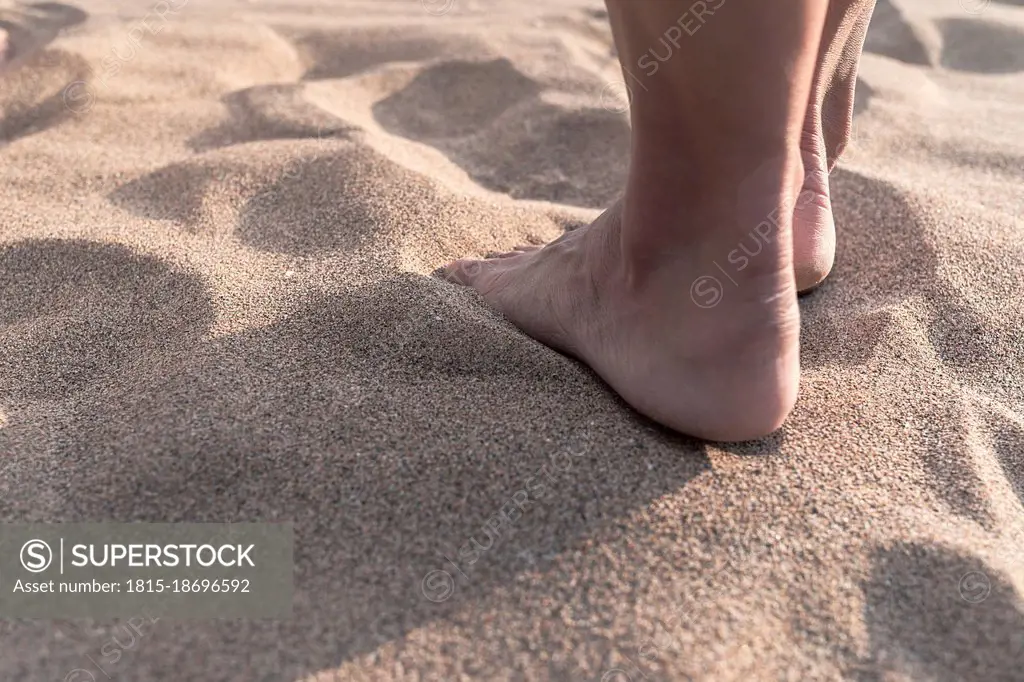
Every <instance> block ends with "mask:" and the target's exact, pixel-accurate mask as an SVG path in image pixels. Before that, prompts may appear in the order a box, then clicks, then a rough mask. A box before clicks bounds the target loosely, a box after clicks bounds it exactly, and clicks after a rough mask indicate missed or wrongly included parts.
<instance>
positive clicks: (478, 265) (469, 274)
mask: <svg viewBox="0 0 1024 682" xmlns="http://www.w3.org/2000/svg"><path fill="white" fill-rule="evenodd" d="M494 263H495V259H488V260H474V259H463V260H457V261H455V262H454V263H451V264H449V265H447V266H445V269H444V275H445V277H447V278H448V279H449V280H451V281H453V282H455V283H456V284H461V285H462V286H466V287H479V285H480V283H481V281H482V280H483V278H484V276H485V275H486V274H488V273H489V272H490V271H491V270H492V269H493V266H494Z"/></svg>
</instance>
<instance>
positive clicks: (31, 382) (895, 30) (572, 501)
mask: <svg viewBox="0 0 1024 682" xmlns="http://www.w3.org/2000/svg"><path fill="white" fill-rule="evenodd" d="M2 1H3V3H4V4H3V5H2V6H0V28H3V29H6V32H7V33H8V35H9V37H10V38H11V44H12V45H13V47H14V52H15V55H16V57H18V55H19V45H21V46H24V45H30V44H36V45H41V46H43V47H41V49H40V50H39V51H37V52H36V53H35V54H29V53H28V52H25V51H22V52H20V57H19V63H18V65H17V67H18V68H16V69H13V70H8V71H7V72H5V73H4V74H3V76H2V80H0V519H2V520H3V521H5V522H24V521H95V520H118V521H282V520H290V521H294V523H295V528H296V535H297V542H296V560H297V566H296V573H295V575H296V592H295V600H294V616H293V618H292V619H290V620H286V621H231V620H225V621H220V622H172V621H169V620H166V619H165V620H160V621H158V622H155V623H152V624H149V625H147V626H146V627H144V628H143V634H142V635H141V636H137V637H133V638H131V639H129V636H128V634H125V629H124V625H123V624H120V625H119V624H118V623H116V622H109V621H103V622H82V621H76V622H73V623H72V622H69V621H62V622H58V623H54V622H27V621H3V622H2V623H0V679H3V680H12V681H16V682H18V681H22V680H24V681H30V682H35V681H36V680H39V681H43V680H69V682H88V681H90V680H93V679H95V680H106V679H108V678H109V679H114V680H133V681H143V682H148V681H157V680H159V681H163V680H197V681H210V682H213V681H221V680H224V681H227V680H232V681H234V680H238V681H242V680H245V681H251V680H286V681H289V682H299V681H303V682H313V681H318V682H324V681H326V680H390V679H423V680H457V679H480V680H603V681H604V682H625V681H626V680H632V681H633V682H637V681H639V680H652V681H653V680H684V679H713V680H775V679H792V680H810V679H815V680H817V679H853V680H909V679H914V680H918V679H928V680H941V681H943V682H945V681H952V680H985V681H995V680H1011V679H1017V680H1019V679H1022V676H1024V599H1022V596H1021V595H1022V594H1024V334H1022V332H1024V310H1022V307H1021V302H1022V301H1024V259H1022V258H1021V240H1022V237H1024V230H1022V222H1021V215H1022V210H1024V182H1022V179H1024V171H1022V168H1024V3H1022V2H1020V0H1013V1H1010V0H1003V1H1001V2H997V1H993V2H987V1H985V0H962V1H961V2H957V1H956V0H945V1H939V0H912V1H911V0H901V1H900V2H895V0H893V4H890V3H889V2H883V3H880V7H879V10H878V14H877V17H876V20H875V22H874V24H873V27H872V32H871V36H870V38H869V40H868V52H867V54H866V55H865V57H864V60H863V64H862V72H861V80H860V86H861V87H860V101H859V103H858V114H857V120H856V131H855V137H854V141H853V143H852V145H851V148H850V150H849V152H848V154H847V156H846V157H845V158H844V159H843V161H842V162H841V164H840V168H839V169H838V170H837V171H836V172H835V174H834V176H833V195H834V202H835V212H836V218H837V223H838V225H839V252H838V260H837V265H836V268H835V271H834V272H833V274H832V276H831V277H830V278H829V280H828V281H827V283H826V284H825V285H824V286H822V287H821V288H820V289H818V290H817V291H816V292H814V293H813V294H812V295H810V296H808V297H806V298H805V299H803V300H802V302H801V312H802V315H803V322H802V324H803V338H802V354H803V363H804V368H803V383H802V393H801V397H800V400H799V403H798V405H797V407H796V410H795V412H794V413H793V415H792V417H791V419H790V420H789V421H788V423H787V424H786V426H785V428H784V429H783V430H782V431H780V432H779V433H778V434H776V435H775V436H773V437H771V438H767V439H765V440H762V441H758V442H754V443H748V444H743V445H739V446H730V447H720V446H715V445H709V444H706V443H703V442H699V441H696V440H693V439H689V438H686V437H682V436H678V435H675V434H672V433H669V432H667V431H665V430H664V429H661V428H659V427H657V426H655V425H653V424H652V423H650V422H649V421H647V420H645V419H643V418H640V417H638V416H637V415H636V414H635V413H633V412H632V411H631V410H630V409H629V408H628V407H626V406H625V405H624V404H623V403H622V402H621V401H620V400H619V399H617V398H616V396H615V395H614V394H612V393H611V392H610V391H609V389H608V388H607V387H606V386H604V385H603V384H602V383H601V381H599V380H598V379H597V378H596V377H595V376H594V375H593V374H592V373H591V372H590V371H588V370H587V369H586V368H584V367H582V366H581V365H579V364H578V363H576V362H574V361H572V360H570V359H568V358H566V357H563V356H562V355H560V354H558V353H556V352H554V351H551V350H549V349H547V348H545V347H543V346H541V345H539V344H538V343H535V342H534V341H532V340H531V339H529V338H527V337H525V336H524V335H522V334H520V333H519V332H518V331H517V330H516V329H515V328H514V327H512V326H511V325H510V324H509V323H508V322H506V321H504V320H503V319H502V318H501V317H500V316H499V315H497V314H495V313H494V312H492V311H491V310H489V309H488V308H487V307H486V306H485V305H484V304H483V303H482V302H481V300H480V299H479V298H478V297H477V296H476V295H475V294H473V293H472V292H469V291H467V290H464V289H460V288H457V287H455V286H453V285H452V284H450V283H448V282H445V281H443V280H441V279H439V278H438V277H436V276H432V272H433V271H434V270H435V269H436V268H437V267H438V266H440V265H442V264H444V263H446V262H448V261H450V260H452V259H455V258H457V257H460V256H464V255H467V254H485V253H487V252H490V251H493V250H505V249H507V248H509V247H511V246H513V245H515V244H517V243H522V242H536V243H539V242H542V241H545V240H548V239H551V238H554V237H555V236H557V235H558V234H560V233H561V232H562V231H563V230H564V229H566V228H568V227H572V226H574V225H577V224H579V223H581V222H585V221H586V220H588V219H591V218H593V217H594V216H595V215H597V213H598V211H599V209H600V208H601V207H603V206H604V205H606V204H608V203H609V202H610V201H611V200H613V199H614V197H615V195H616V192H617V191H618V189H619V187H620V183H621V179H622V176H623V173H624V170H625V167H626V162H627V154H628V137H629V123H628V119H627V115H626V113H625V111H624V109H625V108H624V103H623V100H622V97H623V95H624V93H625V88H624V87H623V85H622V80H621V76H620V75H619V71H618V64H617V61H616V59H615V57H614V54H613V52H612V51H611V41H610V36H609V31H608V27H607V25H606V19H605V18H604V13H603V10H602V6H601V4H600V3H599V2H596V1H595V0H580V1H578V2H577V1H573V2H570V1H568V0H547V1H546V2H543V3H525V2H517V3H512V2H502V1H500V0H424V1H423V2H420V1H418V0H346V1H339V2H318V1H316V0H289V1H288V2H271V1H270V0H252V1H250V2H237V3H235V2H231V1H229V0H218V1H217V2H200V1H198V0H192V1H191V2H185V1H184V0H167V1H166V2H164V3H156V2H148V1H147V2H142V1H136V0H116V1H114V0H97V1H96V2H83V3H82V4H81V5H80V6H79V7H77V8H69V7H67V6H58V5H55V4H48V5H47V4H43V5H38V6H36V7H34V8H27V7H26V6H24V5H21V6H14V5H12V4H11V0H2ZM705 30H712V29H711V28H710V27H707V28H706V29H705ZM33 41H34V43H33ZM524 490H525V491H526V495H527V497H528V503H527V504H526V505H525V507H524V509H523V511H522V513H521V514H513V516H514V519H512V520H508V519H506V521H505V522H504V524H503V525H502V526H501V528H499V529H498V531H497V532H496V533H492V535H496V537H489V535H488V532H487V530H486V528H485V524H487V523H488V521H489V519H491V518H492V517H493V516H495V515H496V514H499V513H501V511H502V509H510V508H511V505H510V500H513V499H517V498H515V496H516V495H517V494H519V493H520V491H524ZM518 499H520V500H521V499H522V496H521V495H520V496H519V498H518ZM474 541H475V542H477V543H480V545H481V546H487V547H488V548H487V549H484V550H481V551H478V552H477V553H476V554H475V555H474V556H472V557H466V556H464V557H463V558H459V548H460V547H463V546H464V545H466V544H467V543H471V542H474ZM442 555H446V556H447V557H450V558H452V559H454V560H455V562H456V563H457V564H458V567H457V568H456V567H454V566H453V565H452V564H451V563H449V562H448V561H447V560H446V559H445V558H444V556H442ZM470 558H473V559H475V561H473V562H470V561H469V559H470ZM442 571H443V572H444V573H441V572H442ZM446 576H451V581H450V582H448V579H447V577H446ZM427 597H430V598H427ZM113 638H117V641H118V642H119V645H118V647H119V648H118V651H119V653H120V656H119V657H118V659H117V660H116V661H114V660H112V659H113V657H112V656H109V655H107V654H105V653H103V651H104V646H105V645H108V644H109V643H110V642H111V641H112V640H113ZM106 651H107V652H109V651H110V648H109V647H108V648H107V649H106ZM79 669H80V670H79Z"/></svg>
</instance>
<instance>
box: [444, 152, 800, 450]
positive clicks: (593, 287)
mask: <svg viewBox="0 0 1024 682" xmlns="http://www.w3.org/2000/svg"><path fill="white" fill-rule="evenodd" d="M797 172H799V171H795V172H794V173H793V175H794V177H795V176H796V174H797ZM778 201H779V204H780V208H781V206H782V204H788V205H789V206H790V207H792V201H791V200H788V199H786V198H784V197H781V196H780V197H779V200H778ZM783 212H785V211H784V210H783ZM690 214H691V216H692V217H693V219H694V220H695V221H698V220H700V218H701V217H702V216H703V215H706V213H705V212H704V211H702V210H700V208H699V207H693V210H691V211H690ZM666 219H671V218H670V217H669V216H667V215H666ZM726 219H727V218H725V219H723V222H724V220H726ZM623 229H624V225H623V210H622V203H621V202H620V203H617V204H616V205H615V206H613V207H612V208H610V209H608V210H607V211H606V212H605V213H603V214H602V215H601V216H600V217H599V218H598V219H597V220H595V221H594V222H593V223H592V224H591V225H589V226H588V227H584V228H580V229H577V230H574V231H572V232H568V233H566V234H565V235H563V236H562V237H561V238H559V239H558V240H556V241H554V242H552V243H551V244H548V245H547V246H545V247H544V248H536V247H522V249H521V250H516V251H512V252H509V253H505V254H500V255H498V256H495V257H493V258H488V259H484V260H463V261H458V262H456V263H453V264H452V265H450V266H449V267H448V268H447V273H448V275H449V276H450V277H451V278H452V279H454V280H455V281H457V282H458V283H460V284H464V285H468V286H471V287H473V288H475V289H476V290H477V291H478V292H480V294H481V295H482V296H483V297H484V299H485V300H486V301H487V302H488V303H489V304H490V305H492V306H493V307H495V308H496V309H497V310H499V311H500V312H501V313H502V314H504V315H505V316H506V317H507V318H508V319H510V320H511V321H512V322H513V323H514V324H516V325H517V326H518V327H520V328H521V329H522V330H523V331H525V332H526V333H527V334H529V335H530V336H532V337H534V338H536V339H538V340H539V341H541V342H542V343H544V344H546V345H549V346H551V347H553V348H556V349H558V350H561V351H562V352H564V353H566V354H569V355H572V356H574V357H576V358H578V359H579V360H582V361H583V362H585V363H586V364H587V365H589V366H590V367H591V368H593V369H594V370H595V371H596V372H597V373H598V374H599V375H600V376H601V377H602V378H603V379H604V380H605V381H607V382H608V384H609V385H611V387H612V388H613V389H615V391H616V392H617V393H619V395H621V396H622V397H623V398H624V399H625V400H626V401H627V402H628V403H629V404H630V405H632V406H633V407H634V408H635V409H637V410H638V411H639V412H641V413H643V414H645V415H647V416H648V417H650V418H652V419H654V420H656V421H658V422H661V423H662V424H665V425H666V426H669V427H671V428H673V429H676V430H678V431H682V432H684V433H688V434H692V435H695V436H698V437H701V438H706V439H709V440H717V441H741V440H749V439H752V438H757V437H761V436H764V435H765V434H768V433H770V432H772V431H774V430H775V429H777V428H778V427H779V426H780V425H781V424H782V422H783V420H784V419H785V417H786V415H787V414H789V411H790V410H791V409H792V406H793V403H794V401H795V400H796V395H797V387H798V382H799V359H798V345H799V338H798V336H799V326H800V325H799V311H798V309H797V303H796V290H795V286H794V280H793V275H792V262H791V260H790V259H789V247H788V244H786V242H787V241H788V240H789V239H790V228H789V225H788V224H787V223H786V222H783V223H781V224H780V226H779V230H778V233H777V234H772V235H770V239H769V241H768V243H767V244H764V245H763V251H762V252H761V253H759V254H758V257H757V261H758V262H755V263H753V265H752V266H751V267H747V268H742V269H737V268H735V266H731V265H728V262H727V259H726V258H727V254H728V253H729V252H731V251H734V250H735V248H736V243H737V242H736V240H735V238H734V237H726V238H725V239H723V238H722V235H721V233H717V234H716V233H703V232H699V231H695V233H694V236H693V237H691V238H687V239H684V240H681V241H680V243H678V244H677V245H676V246H675V248H674V249H666V250H664V251H662V252H661V254H662V255H661V256H660V258H659V259H657V262H655V261H651V260H645V261H644V262H642V263H639V264H637V263H634V264H633V265H631V264H630V259H629V258H626V257H625V256H624V254H623V249H622V243H623V240H622V232H623ZM714 258H717V259H718V261H719V262H720V263H721V264H723V265H726V266H727V267H729V268H731V271H730V273H729V277H730V279H729V280H728V281H727V280H726V279H725V277H724V276H723V275H722V274H721V273H718V272H717V271H716V270H714V269H713V268H710V267H709V266H708V265H707V264H708V263H710V262H711V260H712V259H714ZM715 275H717V279H712V278H713V277H714V276H715ZM733 282H735V284H733ZM725 286H728V287H729V289H728V290H725V289H724V287H725Z"/></svg>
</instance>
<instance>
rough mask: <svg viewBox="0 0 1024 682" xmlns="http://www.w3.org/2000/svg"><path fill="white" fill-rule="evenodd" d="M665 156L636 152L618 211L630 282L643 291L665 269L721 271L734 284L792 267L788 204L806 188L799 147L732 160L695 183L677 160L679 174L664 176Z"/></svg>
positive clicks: (666, 163)
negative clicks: (647, 283) (681, 178)
mask: <svg viewBox="0 0 1024 682" xmlns="http://www.w3.org/2000/svg"><path fill="white" fill-rule="evenodd" d="M665 157H666V154H665V152H663V151H662V152H657V153H652V154H651V155H648V156H640V155H637V156H635V157H634V163H633V166H632V167H631V170H630V179H629V183H628V185H627V189H626V193H625V196H624V197H623V201H622V207H621V210H622V217H621V219H622V229H621V254H622V261H623V263H624V265H625V268H626V275H627V276H626V280H627V283H628V284H630V285H632V286H642V285H643V283H644V281H645V280H646V279H647V277H648V276H649V275H650V273H651V272H653V271H655V270H658V269H662V268H663V267H669V268H672V269H679V268H685V269H686V271H694V270H695V269H697V270H700V269H707V268H709V267H710V268H713V269H715V270H716V271H721V270H722V269H723V268H725V269H726V271H727V272H725V273H723V276H725V277H738V278H739V279H746V278H763V277H766V276H774V275H776V274H778V273H783V272H787V271H789V270H791V269H792V216H793V207H794V206H795V203H796V199H797V196H798V193H799V191H800V188H801V186H802V184H803V164H802V162H801V159H800V151H799V149H794V150H787V151H785V152H783V153H781V154H776V155H774V156H771V157H768V158H767V159H765V158H761V159H759V160H756V161H754V160H750V159H749V158H748V159H745V160H737V161H734V162H733V163H731V164H728V165H727V167H722V168H720V170H718V171H712V172H708V173H702V174H701V176H700V177H699V178H693V177H692V176H691V175H690V174H689V173H688V172H687V171H686V170H685V169H682V168H680V164H678V163H677V164H676V166H675V167H676V168H677V169H679V170H680V175H673V174H672V173H671V172H667V171H668V169H670V168H671V167H672V166H671V164H670V161H668V160H666V158H665ZM680 176H682V177H683V178H684V182H683V183H682V184H681V183H680ZM711 274H713V273H711Z"/></svg>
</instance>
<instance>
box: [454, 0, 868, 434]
mask: <svg viewBox="0 0 1024 682" xmlns="http://www.w3.org/2000/svg"><path fill="white" fill-rule="evenodd" d="M607 4H608V10H609V17H610V20H611V23H612V29H613V32H614V35H615V42H616V45H617V47H618V52H619V57H620V60H621V62H622V65H623V69H624V71H625V72H626V73H625V74H624V75H625V78H626V82H627V83H630V82H631V79H633V78H642V79H643V86H644V87H639V86H637V87H631V90H632V94H633V98H632V103H631V108H630V115H631V118H632V124H633V133H632V143H631V146H632V150H631V151H632V155H631V162H630V170H629V175H628V179H627V182H626V187H625V188H624V191H623V195H622V198H621V199H620V200H619V201H618V202H616V203H615V205H613V206H612V207H610V208H609V209H608V210H607V211H605V212H604V213H603V214H602V215H601V216H600V217H599V218H598V219H597V220H595V221H594V222H593V223H592V224H591V225H589V226H587V227H585V228H581V229H578V230H575V231H573V232H570V233H567V234H566V235H564V236H562V237H561V238H559V239H558V240H556V241H554V242H552V243H550V244H548V245H547V246H545V247H543V248H530V247H521V248H519V249H517V250H515V251H512V252H509V253H506V254H501V255H500V256H498V257H495V258H489V259H484V260H475V259H470V260H461V261H456V262H455V263H452V264H451V265H449V266H448V267H447V268H446V271H447V273H448V275H449V276H450V277H451V278H452V279H453V280H455V281H456V282H458V283H461V284H464V285H467V286H471V287H473V288H475V289H476V290H477V291H478V292H479V293H480V294H481V295H482V296H483V298H484V299H485V300H486V301H487V302H488V303H489V304H491V305H492V306H494V307H495V308H497V309H498V310H499V311H501V312H502V313H503V314H504V315H505V316H506V317H507V318H508V319H510V320H511V321H512V322H513V323H515V324H516V325H518V326H519V327H520V328H521V329H523V331H525V332H526V333H527V334H529V335H530V336H532V337H534V338H536V339H538V340H539V341H541V342H543V343H545V344H547V345H549V346H552V347H554V348H556V349H558V350H561V351H562V352H565V353H567V354H569V355H572V356H575V357H576V358H578V359H580V360H581V361H583V362H585V363H587V364H588V365H589V366H590V367H591V368H593V369H594V370H595V371H596V372H597V373H598V374H599V375H600V376H601V377H602V378H603V379H604V380H605V381H606V382H608V384H609V385H610V386H611V387H612V388H613V389H614V390H615V391H616V392H618V393H619V394H620V395H621V396H622V397H623V399H625V400H626V401H627V402H628V403H630V404H631V405H632V406H633V407H634V408H635V409H637V410H638V411H639V412H641V413H643V414H645V415H647V416H648V417H650V418H652V419H654V420H656V421H658V422H660V423H662V424H664V425H666V426H668V427H670V428H673V429H675V430H678V431H681V432H683V433H687V434H690V435H694V436H698V437H702V438H706V439H709V440H717V441H742V440H749V439H753V438H758V437H762V436H764V435H766V434H768V433H771V432H772V431H774V430H776V429H777V428H779V426H781V424H782V423H783V421H784V420H785V418H786V417H787V416H788V414H789V412H790V411H791V410H792V408H793V405H794V403H795V401H796V397H797V391H798V385H799V374H800V363H799V310H798V307H797V299H796V296H797V292H798V291H799V290H804V289H808V288H811V287H813V286H816V285H817V284H818V283H819V282H820V281H821V280H823V279H824V278H825V276H827V274H828V272H829V270H830V269H831V267H832V262H833V258H834V253H835V225H834V221H833V219H832V211H831V203H830V200H829V189H828V172H829V171H830V170H831V168H832V167H833V166H834V165H835V162H836V160H837V159H838V157H839V155H840V154H841V152H842V149H843V148H844V147H845V145H846V143H847V141H848V140H849V135H850V126H851V121H852V112H853V91H854V85H855V83H856V65H857V60H858V59H859V56H860V52H861V47H862V45H863V40H864V34H865V32H866V28H867V23H868V21H869V20H870V15H871V11H872V9H873V4H874V0H831V1H826V0H775V1H774V2H770V3H769V2H764V0H724V2H723V1H722V0H708V2H703V3H698V4H699V5H701V7H700V8H698V9H700V10H701V16H700V18H699V19H695V18H694V12H693V9H694V8H693V5H694V3H693V2H692V0H607ZM710 8H717V9H715V11H714V13H713V14H710ZM672 26H676V27H679V26H684V28H686V30H685V32H682V33H681V34H679V33H678V32H677V30H675V29H672V28H671V27H672ZM695 27H697V29H696V30H694V28H695ZM768 27H770V30H768ZM668 31H671V33H667V32H668ZM667 35H668V36H670V38H671V40H669V41H668V42H661V41H662V40H663V39H664V38H665V37H666V36H667ZM668 46H671V48H672V56H671V57H668V58H665V54H666V47H668ZM652 47H653V48H655V49H656V51H657V53H658V54H660V55H661V57H662V58H665V61H663V62H659V68H657V69H656V70H654V69H651V68H647V69H638V68H637V65H638V64H640V63H641V62H640V60H641V59H643V60H644V62H643V63H644V64H646V65H648V66H649V65H650V60H651V57H650V54H651V53H650V52H649V50H651V48H652ZM709 277H715V280H714V281H712V280H710V279H709ZM716 284H717V286H716Z"/></svg>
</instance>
